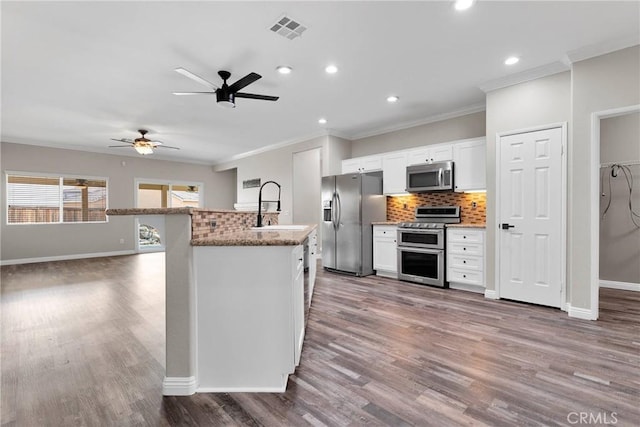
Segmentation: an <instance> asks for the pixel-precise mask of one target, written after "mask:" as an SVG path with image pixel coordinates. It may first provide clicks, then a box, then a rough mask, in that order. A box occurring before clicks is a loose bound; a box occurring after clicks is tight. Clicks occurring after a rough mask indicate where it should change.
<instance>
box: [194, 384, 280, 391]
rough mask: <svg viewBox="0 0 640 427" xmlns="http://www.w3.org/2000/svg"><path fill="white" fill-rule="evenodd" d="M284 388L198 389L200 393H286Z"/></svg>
mask: <svg viewBox="0 0 640 427" xmlns="http://www.w3.org/2000/svg"><path fill="white" fill-rule="evenodd" d="M286 390H287V384H286V383H285V385H284V387H198V389H197V390H196V392H198V393H284V392H285V391H286Z"/></svg>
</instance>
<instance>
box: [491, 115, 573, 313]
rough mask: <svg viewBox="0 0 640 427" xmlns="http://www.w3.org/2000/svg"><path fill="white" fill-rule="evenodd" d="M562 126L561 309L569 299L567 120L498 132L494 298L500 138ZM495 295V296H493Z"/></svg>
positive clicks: (496, 273) (497, 287)
mask: <svg viewBox="0 0 640 427" xmlns="http://www.w3.org/2000/svg"><path fill="white" fill-rule="evenodd" d="M557 128H560V130H561V136H560V138H561V139H560V143H561V144H562V153H561V159H560V169H561V171H560V174H561V184H560V186H561V195H560V198H561V205H562V206H561V212H560V221H561V225H560V227H561V230H560V234H561V238H560V239H561V242H560V245H561V248H560V253H561V260H560V268H561V272H560V275H561V278H560V280H561V284H560V304H559V307H560V309H561V310H564V307H565V303H566V300H567V240H568V239H567V229H568V227H567V207H568V200H567V185H568V183H567V174H568V172H567V170H568V157H569V156H568V155H567V141H568V132H567V129H568V127H567V122H559V123H551V124H547V125H541V126H533V127H528V128H523V129H517V130H511V131H506V132H497V133H496V195H495V205H494V209H495V212H496V220H497V223H496V230H498V232H497V233H496V234H495V235H494V236H495V239H494V241H495V253H494V258H495V271H494V276H495V290H494V292H495V298H494V299H499V298H500V245H501V240H502V239H501V238H500V234H499V226H498V224H500V203H501V201H500V170H501V169H500V159H501V144H500V139H501V138H503V137H506V136H510V135H518V134H522V133H530V132H539V131H543V130H549V129H557ZM485 297H486V298H491V297H490V296H489V295H488V294H487V292H486V291H485ZM492 297H493V296H492Z"/></svg>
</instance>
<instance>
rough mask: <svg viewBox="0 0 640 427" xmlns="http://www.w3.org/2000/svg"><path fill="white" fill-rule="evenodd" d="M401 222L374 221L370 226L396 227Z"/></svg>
mask: <svg viewBox="0 0 640 427" xmlns="http://www.w3.org/2000/svg"><path fill="white" fill-rule="evenodd" d="M400 223H401V221H375V222H372V223H371V225H398V224H400Z"/></svg>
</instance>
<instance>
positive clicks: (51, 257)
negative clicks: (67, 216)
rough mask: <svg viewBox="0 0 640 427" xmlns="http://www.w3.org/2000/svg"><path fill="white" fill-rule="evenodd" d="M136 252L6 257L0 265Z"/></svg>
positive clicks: (133, 252) (132, 253) (121, 253)
mask: <svg viewBox="0 0 640 427" xmlns="http://www.w3.org/2000/svg"><path fill="white" fill-rule="evenodd" d="M135 253H136V252H135V251H132V250H125V251H111V252H93V253H88V254H71V255H57V256H45V257H38V258H18V259H5V260H2V261H0V265H15V264H33V263H36V262H50V261H67V260H72V259H85V258H102V257H110V256H122V255H134V254H135Z"/></svg>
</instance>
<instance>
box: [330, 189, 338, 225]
mask: <svg viewBox="0 0 640 427" xmlns="http://www.w3.org/2000/svg"><path fill="white" fill-rule="evenodd" d="M332 199H333V200H332V206H331V222H332V224H333V229H334V230H336V229H337V228H338V221H337V218H338V194H337V193H333V196H332Z"/></svg>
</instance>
